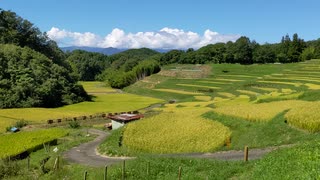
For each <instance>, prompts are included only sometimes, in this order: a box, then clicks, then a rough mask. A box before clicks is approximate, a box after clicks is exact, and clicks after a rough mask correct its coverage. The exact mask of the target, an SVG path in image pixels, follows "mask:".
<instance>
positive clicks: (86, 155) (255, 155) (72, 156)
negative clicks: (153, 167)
mask: <svg viewBox="0 0 320 180" xmlns="http://www.w3.org/2000/svg"><path fill="white" fill-rule="evenodd" d="M89 133H90V134H96V135H98V137H97V138H96V139H95V140H93V141H90V142H87V143H84V144H81V145H80V146H77V147H74V148H72V149H70V150H69V151H66V152H65V153H64V155H63V156H64V158H65V159H67V160H68V161H70V162H73V163H79V164H84V165H88V166H95V167H101V166H105V165H112V164H115V163H119V162H122V161H123V160H129V159H133V158H129V157H106V156H102V155H100V154H99V153H97V150H96V149H97V147H98V145H99V144H100V143H102V141H104V140H105V138H107V137H108V136H109V135H110V133H106V132H104V131H100V130H97V129H89ZM290 146H292V145H283V146H275V147H268V148H263V149H250V150H249V160H253V159H259V158H261V157H263V156H264V155H265V154H267V153H269V152H271V151H274V150H277V149H279V148H285V147H290ZM243 156H244V152H243V151H236V150H231V151H221V152H215V153H186V154H166V155H159V156H158V157H186V158H205V159H219V160H228V161H229V160H242V159H243Z"/></svg>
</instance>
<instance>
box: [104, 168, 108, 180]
mask: <svg viewBox="0 0 320 180" xmlns="http://www.w3.org/2000/svg"><path fill="white" fill-rule="evenodd" d="M107 179H108V166H107V165H106V166H105V167H104V180H107Z"/></svg>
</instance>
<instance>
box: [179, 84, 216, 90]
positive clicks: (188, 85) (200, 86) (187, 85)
mask: <svg viewBox="0 0 320 180" xmlns="http://www.w3.org/2000/svg"><path fill="white" fill-rule="evenodd" d="M176 85H177V86H185V87H196V88H208V89H221V88H220V87H213V86H202V85H194V84H176Z"/></svg>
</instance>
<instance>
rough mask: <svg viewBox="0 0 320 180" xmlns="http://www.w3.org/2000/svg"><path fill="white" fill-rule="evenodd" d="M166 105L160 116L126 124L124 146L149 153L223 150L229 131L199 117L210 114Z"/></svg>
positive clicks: (194, 107)
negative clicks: (220, 148)
mask: <svg viewBox="0 0 320 180" xmlns="http://www.w3.org/2000/svg"><path fill="white" fill-rule="evenodd" d="M186 105H187V104H184V105H182V106H183V107H180V108H177V107H174V106H172V105H169V106H167V107H165V108H162V109H161V110H162V113H161V114H160V115H157V116H154V117H151V118H147V119H144V120H140V121H137V122H134V123H130V124H128V126H127V127H126V129H125V131H124V135H123V142H124V144H125V145H126V146H127V147H128V148H130V149H133V150H136V151H140V152H148V153H161V154H163V153H183V152H210V151H213V150H215V149H216V148H218V147H220V146H222V145H223V144H224V143H225V141H226V140H227V139H228V138H229V137H230V135H231V132H230V130H229V129H228V128H227V127H225V126H224V125H222V124H221V123H219V122H215V121H211V120H207V119H204V118H202V117H201V114H203V113H205V112H207V111H209V110H210V108H205V107H202V106H198V103H189V104H188V106H186Z"/></svg>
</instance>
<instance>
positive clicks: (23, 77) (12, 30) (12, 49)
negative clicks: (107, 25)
mask: <svg viewBox="0 0 320 180" xmlns="http://www.w3.org/2000/svg"><path fill="white" fill-rule="evenodd" d="M280 40H281V41H280V42H279V43H275V44H267V43H266V44H259V43H257V42H256V41H254V40H250V39H249V38H248V37H244V36H243V37H240V38H239V39H238V40H237V41H235V42H227V43H217V44H210V45H207V46H204V47H202V48H200V49H198V50H194V49H192V48H190V49H187V50H171V51H169V52H167V53H159V52H157V51H154V50H151V49H147V48H141V49H131V50H127V51H124V52H121V53H118V54H114V55H111V56H107V55H103V54H99V53H93V52H86V51H83V50H75V51H72V52H66V53H64V52H63V51H61V49H60V48H59V47H58V46H57V44H56V42H54V41H52V40H50V39H49V38H48V37H47V35H46V33H42V32H41V31H40V30H39V29H38V28H37V27H35V26H34V25H33V24H32V23H31V22H29V21H28V20H25V19H23V18H21V17H19V16H18V15H16V14H15V13H14V12H11V11H5V10H1V9H0V108H13V107H57V106H61V105H65V104H72V103H76V102H81V101H84V100H89V96H88V95H87V94H86V93H85V91H84V90H83V88H82V87H81V86H80V85H78V84H77V82H78V81H79V80H81V81H93V80H100V81H107V82H108V84H109V85H110V86H111V87H114V88H123V87H126V86H128V85H130V84H132V83H134V82H136V81H138V80H141V79H143V78H144V77H146V76H149V75H151V74H154V73H157V72H159V71H160V69H161V66H162V65H167V64H173V63H179V64H205V63H240V64H244V65H250V64H253V63H293V62H300V61H305V60H310V59H314V58H320V39H318V40H314V41H308V42H305V41H304V40H303V39H302V38H300V37H299V36H298V34H293V36H292V37H290V36H289V35H285V36H283V37H282V39H280Z"/></svg>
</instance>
